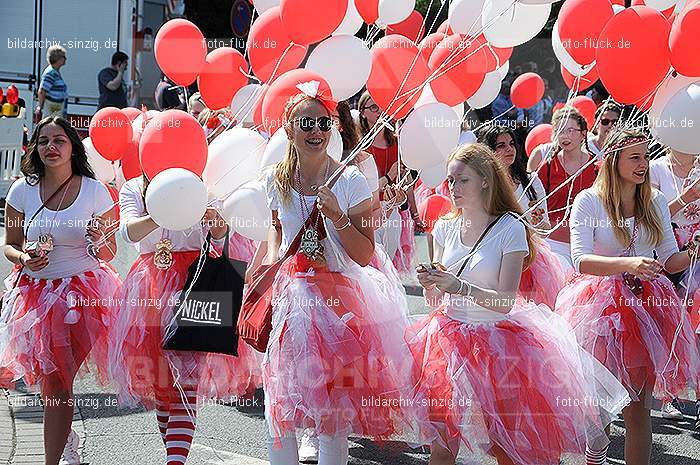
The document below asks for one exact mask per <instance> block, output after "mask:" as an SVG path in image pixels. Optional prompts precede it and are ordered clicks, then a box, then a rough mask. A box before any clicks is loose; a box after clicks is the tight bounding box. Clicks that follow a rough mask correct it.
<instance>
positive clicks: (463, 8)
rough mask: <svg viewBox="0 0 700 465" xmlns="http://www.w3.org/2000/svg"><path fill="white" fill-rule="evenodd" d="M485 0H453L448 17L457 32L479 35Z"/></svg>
mask: <svg viewBox="0 0 700 465" xmlns="http://www.w3.org/2000/svg"><path fill="white" fill-rule="evenodd" d="M484 1H485V0H452V2H450V10H449V12H448V13H447V19H448V20H449V22H450V27H451V28H452V30H453V31H454V32H455V33H457V34H467V35H469V36H474V35H477V34H478V32H479V31H480V30H481V10H482V9H483V8H484Z"/></svg>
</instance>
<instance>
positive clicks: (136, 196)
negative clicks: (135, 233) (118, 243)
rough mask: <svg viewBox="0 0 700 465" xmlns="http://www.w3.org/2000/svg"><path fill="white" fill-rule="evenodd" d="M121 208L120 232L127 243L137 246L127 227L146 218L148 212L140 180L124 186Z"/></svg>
mask: <svg viewBox="0 0 700 465" xmlns="http://www.w3.org/2000/svg"><path fill="white" fill-rule="evenodd" d="M119 207H120V209H119V232H120V233H121V235H122V237H123V238H124V240H125V241H126V242H128V243H130V244H135V243H136V241H132V240H131V238H130V237H129V233H128V231H127V226H128V225H129V223H130V222H131V221H133V220H135V219H138V218H141V217H142V216H144V213H145V212H146V206H145V205H144V202H143V197H142V196H141V186H140V184H139V183H138V178H137V179H132V180H131V181H127V182H126V183H124V185H123V186H122V189H121V191H119Z"/></svg>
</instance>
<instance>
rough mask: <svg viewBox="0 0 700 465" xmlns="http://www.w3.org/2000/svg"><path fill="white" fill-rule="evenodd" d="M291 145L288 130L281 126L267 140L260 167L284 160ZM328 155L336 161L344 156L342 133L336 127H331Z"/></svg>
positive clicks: (261, 168)
mask: <svg viewBox="0 0 700 465" xmlns="http://www.w3.org/2000/svg"><path fill="white" fill-rule="evenodd" d="M288 145H289V139H288V137H287V132H286V131H285V130H284V128H279V129H278V130H277V131H276V132H275V133H274V134H273V135H272V137H271V138H270V140H268V141H267V146H265V150H264V152H263V155H262V158H261V160H260V169H259V171H260V172H262V171H263V170H265V168H267V167H269V166H272V165H274V164H276V163H279V162H281V161H282V160H284V157H285V156H286V155H287V146H288ZM326 151H327V152H328V155H330V157H331V158H332V159H334V160H335V161H340V159H341V158H342V156H343V137H342V136H341V135H340V131H338V129H336V128H332V129H331V138H330V140H329V141H328V148H327V149H326Z"/></svg>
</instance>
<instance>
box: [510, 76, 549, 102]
mask: <svg viewBox="0 0 700 465" xmlns="http://www.w3.org/2000/svg"><path fill="white" fill-rule="evenodd" d="M543 96H544V81H543V80H542V78H541V77H540V76H539V74H537V73H525V74H521V75H520V76H518V77H517V78H515V81H513V85H512V86H511V87H510V100H511V101H512V102H513V105H515V107H516V108H530V107H532V106H535V105H537V102H539V101H540V100H541V99H542V97H543Z"/></svg>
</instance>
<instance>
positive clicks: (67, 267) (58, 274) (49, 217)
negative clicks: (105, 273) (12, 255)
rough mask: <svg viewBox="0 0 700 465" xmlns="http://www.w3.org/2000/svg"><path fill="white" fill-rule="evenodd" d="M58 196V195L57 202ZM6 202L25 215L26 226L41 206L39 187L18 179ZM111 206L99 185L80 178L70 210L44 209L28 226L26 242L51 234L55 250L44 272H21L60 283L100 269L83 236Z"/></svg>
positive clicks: (85, 178) (98, 182) (25, 270)
mask: <svg viewBox="0 0 700 465" xmlns="http://www.w3.org/2000/svg"><path fill="white" fill-rule="evenodd" d="M72 182H76V181H75V180H73V181H72ZM61 195H62V194H58V198H59V200H60V196H61ZM6 202H7V203H8V204H9V205H11V206H12V208H14V209H15V210H17V211H19V212H22V213H24V220H25V223H26V222H27V221H29V219H30V218H31V217H32V216H34V214H35V213H36V212H37V210H39V208H40V207H41V205H42V204H43V202H42V201H41V196H40V194H39V184H38V183H37V184H36V185H33V186H32V185H29V184H27V178H22V179H18V180H17V181H15V183H14V184H12V187H11V188H10V191H9V192H8V193H7V199H6ZM113 206H114V201H113V200H112V197H110V195H109V191H108V190H107V188H106V187H105V186H104V185H103V184H102V183H101V182H100V181H97V180H96V179H92V178H87V177H84V176H80V192H78V196H77V197H76V198H75V201H74V202H73V203H72V204H71V205H70V206H68V207H67V208H63V209H62V210H60V211H54V210H49V208H44V209H43V210H42V211H41V212H40V213H39V214H38V215H37V216H36V218H34V220H33V221H32V222H31V223H30V224H29V225H28V226H29V227H28V230H27V242H32V241H36V240H38V239H39V235H41V234H51V235H52V236H53V240H54V249H53V251H51V252H49V255H48V258H49V264H48V265H46V267H45V268H43V269H42V270H40V271H38V272H34V271H31V270H30V269H29V268H27V267H24V271H23V272H24V273H26V274H27V275H28V276H31V277H33V278H40V279H60V278H67V277H70V276H76V275H79V274H82V273H85V272H86V271H94V270H97V269H99V267H100V262H99V261H98V260H97V259H96V258H95V257H92V256H90V255H89V254H88V253H87V246H88V242H87V239H86V238H85V233H86V231H87V227H88V224H89V222H90V219H91V218H92V217H93V216H97V215H102V214H104V213H106V212H108V211H109V210H111V209H112V207H113ZM23 226H24V227H25V228H26V227H27V225H26V224H24V225H23Z"/></svg>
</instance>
